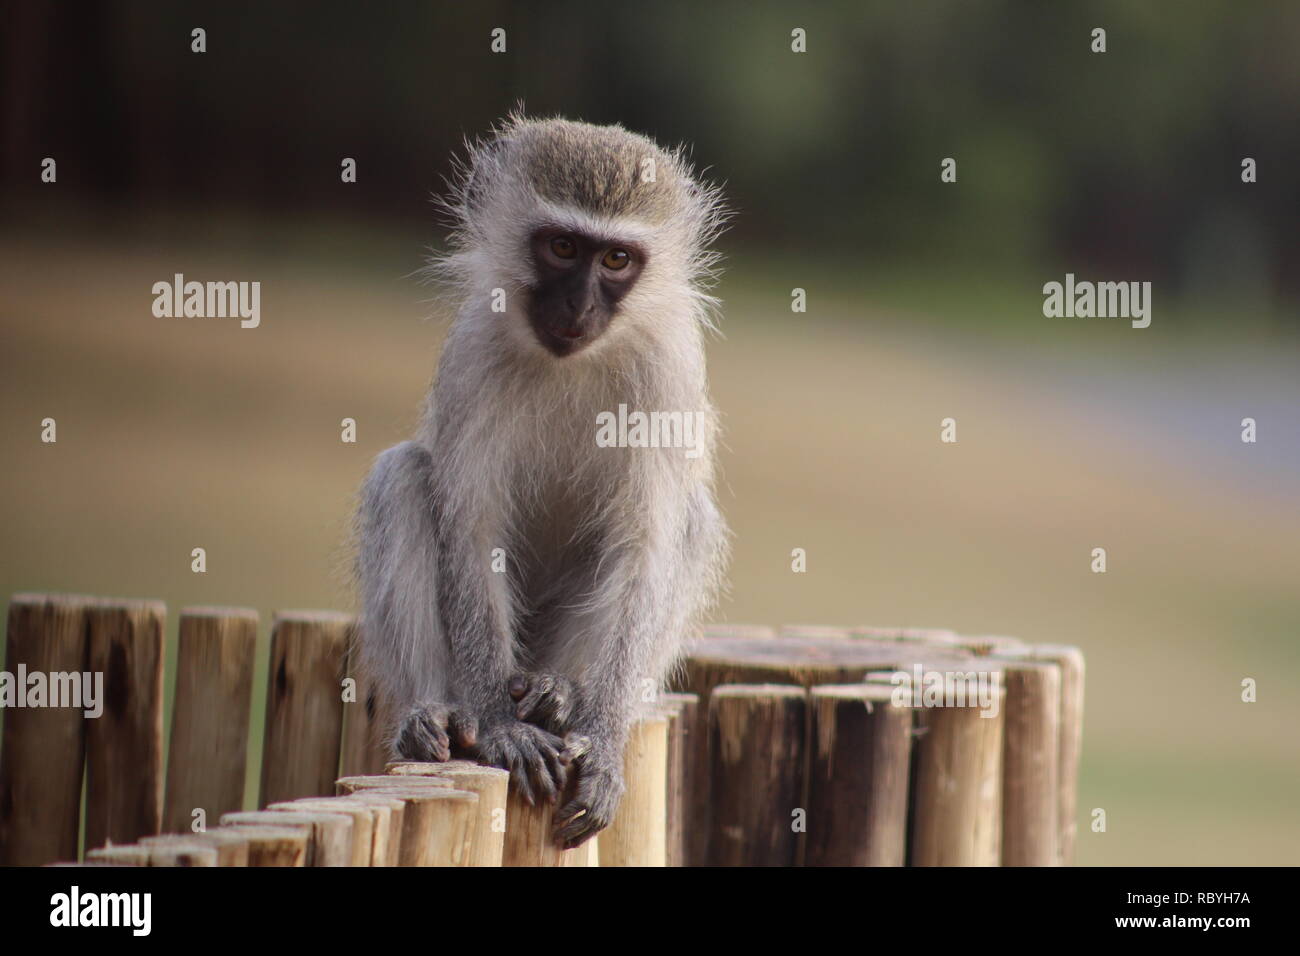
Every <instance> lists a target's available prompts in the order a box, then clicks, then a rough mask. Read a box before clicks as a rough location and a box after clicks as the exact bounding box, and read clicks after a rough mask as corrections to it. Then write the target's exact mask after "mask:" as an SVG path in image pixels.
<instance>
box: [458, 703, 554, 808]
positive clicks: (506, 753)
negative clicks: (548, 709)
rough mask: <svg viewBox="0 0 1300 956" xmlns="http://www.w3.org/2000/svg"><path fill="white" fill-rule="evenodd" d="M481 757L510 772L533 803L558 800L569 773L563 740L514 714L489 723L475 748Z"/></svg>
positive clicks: (507, 714) (518, 787) (526, 798)
mask: <svg viewBox="0 0 1300 956" xmlns="http://www.w3.org/2000/svg"><path fill="white" fill-rule="evenodd" d="M475 749H476V750H477V753H478V757H479V759H480V760H482V761H484V762H485V763H490V764H492V765H493V766H496V767H503V768H505V769H506V770H509V771H510V780H511V782H512V783H513V784H514V785H515V788H516V789H517V790H518V791H519V792H520V794H522V795H523V798H524V799H525V800H527V801H528V802H529V803H530V804H531V803H535V802H536V801H537V800H538V799H545V800H548V801H550V802H551V803H555V802H556V800H558V799H559V797H560V793H561V792H562V791H563V790H564V784H565V781H566V779H567V776H568V770H567V767H566V764H567V763H568V757H567V756H566V755H565V753H564V751H565V744H564V741H563V740H561V739H560V738H559V737H557V736H556V735H555V734H553V733H551V732H550V731H548V730H544V729H543V728H541V727H537V726H535V725H533V724H527V723H524V722H523V721H522V720H517V719H515V716H514V714H513V713H506V714H503V715H500V716H498V717H496V718H494V719H493V720H491V721H490V722H486V723H485V724H484V725H483V726H482V728H481V730H480V733H479V735H478V745H477V747H476V748H475Z"/></svg>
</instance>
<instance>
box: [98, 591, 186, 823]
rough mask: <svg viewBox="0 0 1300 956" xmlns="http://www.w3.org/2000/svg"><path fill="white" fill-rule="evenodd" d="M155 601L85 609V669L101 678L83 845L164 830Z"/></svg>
mask: <svg viewBox="0 0 1300 956" xmlns="http://www.w3.org/2000/svg"><path fill="white" fill-rule="evenodd" d="M166 617H167V608H166V606H165V605H164V604H163V603H162V602H161V601H117V600H114V601H101V602H97V603H96V604H95V606H94V607H92V608H91V610H90V616H89V630H88V637H87V643H86V647H87V657H88V665H87V669H88V670H90V671H91V673H97V674H103V675H104V712H103V715H102V716H100V717H98V718H95V719H88V720H87V722H86V723H87V727H86V846H103V845H104V844H106V843H108V842H109V841H110V840H111V841H112V842H114V843H130V842H132V841H134V840H138V839H139V838H140V837H142V836H152V835H153V834H155V833H157V832H158V831H159V830H160V829H161V827H162V798H163V627H164V624H165V621H166Z"/></svg>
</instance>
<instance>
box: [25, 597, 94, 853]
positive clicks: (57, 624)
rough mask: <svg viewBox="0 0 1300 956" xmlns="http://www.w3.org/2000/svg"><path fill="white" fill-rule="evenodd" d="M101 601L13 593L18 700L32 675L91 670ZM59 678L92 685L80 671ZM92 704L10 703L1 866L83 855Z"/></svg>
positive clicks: (76, 684)
mask: <svg viewBox="0 0 1300 956" xmlns="http://www.w3.org/2000/svg"><path fill="white" fill-rule="evenodd" d="M93 601H94V599H93V598H89V597H84V596H81V595H71V594H15V595H14V596H13V598H12V600H10V602H9V616H8V632H7V638H6V641H7V644H6V651H5V655H6V656H5V669H6V670H7V671H8V672H9V673H10V674H12V675H13V676H14V680H15V684H14V685H13V692H14V694H15V699H14V704H16V703H17V702H18V700H19V698H20V697H21V699H22V701H23V703H24V705H25V704H26V700H27V696H26V695H27V691H28V689H29V686H28V680H29V676H30V675H34V674H42V675H46V676H45V678H44V679H45V680H46V681H47V682H48V675H51V674H77V675H82V674H84V673H86V672H87V656H86V627H87V625H86V614H87V608H88V607H89V606H90V604H91V603H93ZM20 677H21V678H22V679H21V680H20V679H19V678H20ZM59 684H60V686H64V687H67V688H68V689H69V690H71V689H73V688H76V689H77V691H78V692H80V691H81V690H83V689H85V687H84V685H83V678H81V677H80V676H78V678H77V680H75V681H72V682H71V683H64V682H63V681H62V680H60V681H59ZM91 689H92V690H93V678H92V685H91ZM47 690H48V687H47ZM45 700H46V702H47V703H48V700H49V698H48V696H46V698H45ZM82 703H83V704H84V703H85V701H84V700H83V701H82ZM98 704H99V705H101V706H102V705H103V701H102V700H100V701H98ZM86 709H87V708H85V707H84V706H83V707H80V708H78V707H49V706H41V707H27V706H21V707H19V706H14V705H11V704H6V706H5V710H4V734H3V741H2V742H0V866H40V865H42V864H45V863H51V862H53V861H55V860H75V859H76V857H77V837H78V834H79V831H80V828H81V772H82V767H83V766H84V764H85V753H86V721H85V720H84V719H83V713H84V711H85V710H86ZM52 755H57V758H58V759H51V756H52Z"/></svg>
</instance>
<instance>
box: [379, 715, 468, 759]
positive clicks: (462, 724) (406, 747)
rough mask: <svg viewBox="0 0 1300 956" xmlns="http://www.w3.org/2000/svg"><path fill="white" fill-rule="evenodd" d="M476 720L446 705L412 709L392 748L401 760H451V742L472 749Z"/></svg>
mask: <svg viewBox="0 0 1300 956" xmlns="http://www.w3.org/2000/svg"><path fill="white" fill-rule="evenodd" d="M477 737H478V720H477V719H476V718H475V717H474V716H473V715H472V714H470V713H468V712H466V711H464V710H457V709H454V708H452V707H451V706H449V705H447V704H437V703H431V704H422V705H420V706H418V707H413V708H412V709H411V711H410V712H409V713H408V714H407V715H406V717H405V718H403V720H402V722H401V724H399V725H398V728H397V734H396V736H395V737H394V748H395V749H396V751H397V753H398V755H399V756H400V757H402V759H404V760H424V761H434V760H450V759H451V744H452V740H453V738H454V739H455V742H456V744H457V745H458V746H460V747H466V748H469V747H473V746H474V745H475V743H476V742H477Z"/></svg>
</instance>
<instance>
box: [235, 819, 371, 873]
mask: <svg viewBox="0 0 1300 956" xmlns="http://www.w3.org/2000/svg"><path fill="white" fill-rule="evenodd" d="M221 825H222V826H223V827H224V826H236V825H240V826H242V825H250V826H268V827H290V828H292V829H297V830H303V831H305V832H306V833H307V834H308V835H309V838H308V840H307V861H306V863H305V865H306V866H347V865H348V864H349V863H350V862H351V861H352V817H350V816H349V815H348V814H346V813H320V812H312V813H307V812H305V811H299V812H294V813H290V812H287V811H283V810H249V811H246V812H241V813H224V814H222V816H221Z"/></svg>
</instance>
